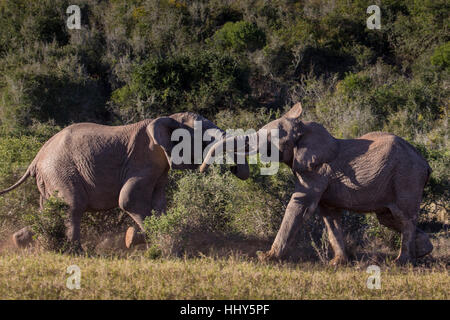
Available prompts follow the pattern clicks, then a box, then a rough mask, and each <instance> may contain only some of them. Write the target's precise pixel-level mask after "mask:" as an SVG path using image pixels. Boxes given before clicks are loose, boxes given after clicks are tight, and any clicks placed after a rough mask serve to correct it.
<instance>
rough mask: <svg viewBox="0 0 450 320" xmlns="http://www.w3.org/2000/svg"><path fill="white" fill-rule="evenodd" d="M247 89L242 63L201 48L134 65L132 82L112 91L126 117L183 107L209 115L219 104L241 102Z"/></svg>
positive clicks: (237, 105)
mask: <svg viewBox="0 0 450 320" xmlns="http://www.w3.org/2000/svg"><path fill="white" fill-rule="evenodd" d="M249 93H250V87H249V85H248V74H247V69H246V67H245V66H243V65H241V64H240V63H239V62H238V61H236V60H235V59H233V58H232V57H231V56H228V55H219V54H216V53H214V52H211V51H204V52H199V53H198V54H195V53H192V54H190V55H187V54H182V55H177V56H174V57H167V58H156V59H155V58H152V59H149V60H147V61H145V62H143V63H142V64H140V65H137V66H136V67H135V68H134V71H133V74H132V81H131V83H130V84H129V85H126V86H124V87H122V88H120V89H118V90H116V91H114V92H113V94H112V100H113V102H114V103H115V105H116V106H117V110H118V114H121V115H122V116H123V117H124V118H125V119H136V118H143V117H152V116H156V115H158V114H167V113H172V112H180V111H186V110H190V111H194V112H198V113H202V114H203V115H205V116H210V115H213V114H214V113H216V112H217V110H218V109H219V108H223V107H227V108H238V107H239V106H242V105H243V104H244V102H245V101H246V100H247V95H248V94H249ZM136 105H139V106H140V107H139V108H136V107H135V106H136Z"/></svg>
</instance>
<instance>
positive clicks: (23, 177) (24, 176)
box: [0, 166, 32, 195]
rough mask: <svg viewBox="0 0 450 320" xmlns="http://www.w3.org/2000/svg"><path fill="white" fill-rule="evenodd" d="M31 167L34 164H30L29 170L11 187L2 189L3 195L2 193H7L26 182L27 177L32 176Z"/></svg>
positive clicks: (0, 192) (0, 193)
mask: <svg viewBox="0 0 450 320" xmlns="http://www.w3.org/2000/svg"><path fill="white" fill-rule="evenodd" d="M31 167H32V166H29V167H28V169H27V171H26V172H25V174H24V175H23V176H22V178H20V179H19V181H17V182H16V183H15V184H14V185H12V186H11V187H9V188H8V189H5V190H2V191H0V195H2V194H4V193H7V192H9V191H11V190H14V189H15V188H17V187H18V186H20V185H21V184H22V183H24V182H25V180H27V178H28V177H29V176H31Z"/></svg>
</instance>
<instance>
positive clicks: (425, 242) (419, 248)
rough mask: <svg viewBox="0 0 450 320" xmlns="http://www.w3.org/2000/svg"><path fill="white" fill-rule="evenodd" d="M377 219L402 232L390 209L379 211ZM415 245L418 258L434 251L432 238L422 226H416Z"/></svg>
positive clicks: (384, 224)
mask: <svg viewBox="0 0 450 320" xmlns="http://www.w3.org/2000/svg"><path fill="white" fill-rule="evenodd" d="M377 219H378V221H379V222H380V224H382V225H383V226H385V227H387V228H389V229H391V230H394V231H396V232H399V233H400V228H401V227H400V224H399V223H398V222H396V220H395V219H394V216H393V215H392V213H391V212H390V210H385V211H383V212H379V213H377ZM415 246H416V252H415V256H416V258H421V257H423V256H426V255H427V254H429V253H430V252H431V251H433V245H432V243H431V241H430V238H429V237H428V235H427V234H426V233H425V232H424V231H422V230H421V229H420V228H417V227H416V237H415Z"/></svg>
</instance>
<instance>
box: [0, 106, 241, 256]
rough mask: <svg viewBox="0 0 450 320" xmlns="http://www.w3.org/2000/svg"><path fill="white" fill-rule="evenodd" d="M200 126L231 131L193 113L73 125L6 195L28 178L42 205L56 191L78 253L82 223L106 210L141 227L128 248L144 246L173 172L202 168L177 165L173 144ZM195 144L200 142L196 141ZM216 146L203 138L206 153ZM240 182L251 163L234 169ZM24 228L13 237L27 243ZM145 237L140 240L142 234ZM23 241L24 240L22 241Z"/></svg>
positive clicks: (48, 144) (50, 143) (221, 133)
mask: <svg viewBox="0 0 450 320" xmlns="http://www.w3.org/2000/svg"><path fill="white" fill-rule="evenodd" d="M196 122H197V123H200V124H201V128H202V137H203V134H204V133H205V131H206V130H212V132H213V135H214V134H215V136H212V137H210V138H211V140H213V142H214V138H216V139H219V138H222V137H223V136H225V135H226V134H225V132H224V131H223V130H221V129H219V128H218V127H217V126H216V125H215V124H214V123H213V122H211V121H209V120H208V119H206V118H204V117H202V116H200V115H197V114H195V113H191V112H183V113H176V114H173V115H171V116H165V117H159V118H156V119H145V120H143V121H140V122H137V123H134V124H129V125H123V126H106V125H100V124H94V123H78V124H73V125H70V126H68V127H66V128H64V129H63V130H61V131H60V132H58V133H57V134H55V135H54V136H53V137H51V138H50V139H49V140H48V141H47V142H46V143H45V144H44V145H43V147H42V148H41V149H40V150H39V152H38V153H37V155H36V157H35V158H34V160H33V161H32V162H31V164H30V165H29V167H28V169H27V170H26V172H25V174H24V175H23V176H22V178H20V180H19V181H17V182H16V184H14V185H13V186H11V187H9V188H8V189H6V190H3V191H0V195H1V194H4V193H6V192H9V191H11V190H13V189H15V188H17V187H18V186H19V185H20V184H22V183H23V182H24V181H25V180H26V179H27V178H28V177H30V176H32V177H35V178H36V183H37V186H38V189H39V192H40V207H41V210H42V209H43V207H44V203H45V201H46V200H47V199H48V198H49V197H50V196H51V195H53V194H54V193H55V192H57V193H58V196H59V197H61V199H62V200H63V201H64V202H65V203H66V204H67V205H68V222H67V225H66V226H67V229H66V233H67V238H68V240H69V243H71V244H72V245H73V246H72V247H73V248H76V249H75V250H76V251H81V250H82V248H81V244H80V220H81V217H82V214H83V213H84V212H85V211H103V210H109V209H113V208H116V207H120V208H121V209H122V210H124V211H126V212H127V213H128V214H129V215H130V216H131V217H132V218H133V220H134V221H135V222H136V223H137V225H138V227H139V229H140V232H137V231H136V230H135V229H134V228H130V229H128V231H127V236H126V245H127V247H130V246H131V245H133V244H134V243H138V242H142V234H143V233H142V231H143V221H144V219H145V218H146V217H147V216H149V215H150V214H151V212H152V210H154V211H155V212H156V213H158V214H160V213H164V212H165V210H166V195H165V187H166V184H167V182H168V171H169V169H170V168H173V169H196V168H198V166H199V165H200V164H201V159H200V161H197V162H198V164H195V163H194V162H193V161H191V162H189V161H187V162H188V163H186V162H181V163H179V164H175V163H173V161H172V160H173V159H172V157H171V155H172V154H171V151H172V149H173V148H174V145H175V143H174V142H173V141H171V140H172V139H171V136H172V133H173V132H174V130H176V129H179V128H184V129H186V130H188V131H189V133H192V132H194V124H195V123H196ZM190 143H191V145H192V144H194V139H193V138H191V141H190ZM209 144H210V143H207V142H204V141H203V139H202V142H201V149H202V151H203V150H204V149H205V148H206V147H207V145H209ZM231 171H232V172H233V173H234V175H235V176H237V177H238V178H240V179H247V178H248V176H249V168H248V164H247V163H245V164H240V165H237V166H233V167H231ZM27 234H28V235H29V232H28V231H27V230H24V229H22V230H21V231H19V232H18V234H17V235H15V236H13V238H14V239H15V238H17V239H15V240H17V241H15V242H19V243H20V242H21V243H27V241H25V240H24V239H23V237H24V236H23V235H27ZM138 235H139V236H138ZM19 240H20V241H19Z"/></svg>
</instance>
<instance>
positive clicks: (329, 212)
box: [319, 205, 347, 265]
mask: <svg viewBox="0 0 450 320" xmlns="http://www.w3.org/2000/svg"><path fill="white" fill-rule="evenodd" d="M319 209H320V214H321V215H322V217H323V221H324V222H325V226H326V227H327V232H328V239H329V241H330V244H331V247H332V248H333V252H334V258H333V259H332V260H331V261H330V264H331V265H338V264H345V263H346V262H347V254H346V253H345V242H344V236H343V230H342V223H341V220H342V213H341V212H340V211H338V210H335V209H332V208H328V207H325V206H323V205H320V206H319Z"/></svg>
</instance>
